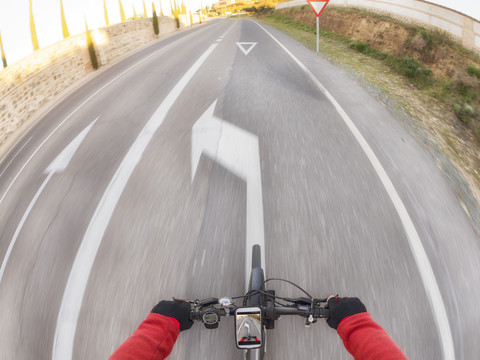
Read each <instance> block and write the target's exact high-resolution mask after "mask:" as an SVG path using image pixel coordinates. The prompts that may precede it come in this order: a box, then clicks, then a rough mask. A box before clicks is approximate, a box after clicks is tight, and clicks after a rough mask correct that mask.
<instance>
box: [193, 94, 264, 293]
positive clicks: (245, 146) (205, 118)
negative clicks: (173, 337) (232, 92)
mask: <svg viewBox="0 0 480 360" xmlns="http://www.w3.org/2000/svg"><path fill="white" fill-rule="evenodd" d="M216 104H217V101H215V102H214V103H213V104H212V105H211V106H210V107H209V108H208V109H207V111H205V113H204V114H203V115H202V116H201V117H200V119H198V120H197V122H196V123H195V125H193V128H192V182H193V178H194V177H195V173H196V171H197V168H198V163H199V161H200V157H201V155H202V154H205V155H207V156H208V157H210V158H211V159H212V160H214V161H216V162H217V163H219V164H220V165H222V166H223V167H224V168H226V169H227V170H229V171H230V172H232V173H233V174H235V175H237V176H238V177H239V178H241V179H243V180H245V181H246V183H247V235H246V254H245V255H246V256H245V259H246V261H245V281H246V287H245V289H246V290H248V283H249V281H250V277H249V274H250V270H251V268H252V247H253V245H255V244H259V245H260V246H261V248H262V265H263V268H264V270H265V265H266V264H265V240H264V229H263V200H262V199H263V198H262V179H261V170H260V152H259V147H258V137H257V136H255V135H253V134H251V133H249V132H248V131H245V130H243V129H241V128H239V127H237V126H234V125H232V124H229V123H228V122H226V121H223V120H221V119H219V118H217V117H216V116H214V115H213V112H214V110H215V105H216Z"/></svg>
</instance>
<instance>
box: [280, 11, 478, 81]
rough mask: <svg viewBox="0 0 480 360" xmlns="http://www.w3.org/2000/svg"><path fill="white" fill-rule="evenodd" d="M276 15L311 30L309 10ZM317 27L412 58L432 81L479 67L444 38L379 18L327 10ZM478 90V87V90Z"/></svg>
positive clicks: (361, 12) (311, 16)
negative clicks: (432, 76)
mask: <svg viewBox="0 0 480 360" xmlns="http://www.w3.org/2000/svg"><path fill="white" fill-rule="evenodd" d="M278 13H279V14H282V15H285V16H288V17H290V18H292V19H294V20H296V21H298V22H301V23H303V24H307V25H312V26H315V21H316V20H315V14H314V13H313V11H312V10H311V9H310V8H309V7H307V6H306V7H304V8H303V9H297V8H296V9H295V11H293V9H283V10H280V11H278ZM320 27H321V28H322V29H325V30H327V31H331V32H334V33H337V34H342V35H345V36H347V37H349V38H351V39H352V40H355V41H361V42H363V43H365V44H368V45H370V46H371V47H373V48H375V49H377V50H381V51H385V52H388V53H390V54H392V55H395V56H397V57H402V56H404V55H412V56H413V57H414V58H415V59H416V60H417V61H419V62H420V63H421V64H422V65H424V66H425V67H427V68H429V69H430V70H431V71H432V73H433V75H434V76H435V77H439V78H447V79H451V80H453V81H454V80H455V79H456V78H457V77H459V76H460V77H463V74H464V73H465V72H466V68H467V67H468V66H469V65H475V66H476V67H477V68H478V67H480V61H478V59H477V61H474V60H473V59H472V57H471V56H469V55H468V54H465V53H462V52H461V51H458V49H456V48H455V47H456V46H455V44H454V42H453V41H451V39H450V38H449V37H448V35H446V34H444V33H440V32H435V31H434V32H427V31H422V30H421V29H420V28H419V27H417V26H413V25H412V26H409V25H407V24H404V23H401V22H396V21H395V20H393V19H391V18H387V17H385V16H382V15H376V14H373V13H368V12H366V11H352V10H349V9H343V8H327V9H325V11H324V12H323V13H322V15H321V16H320ZM479 88H480V87H479Z"/></svg>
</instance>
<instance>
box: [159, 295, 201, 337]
mask: <svg viewBox="0 0 480 360" xmlns="http://www.w3.org/2000/svg"><path fill="white" fill-rule="evenodd" d="M190 309H191V307H190V304H189V303H188V302H186V301H181V300H175V301H167V300H162V301H160V302H159V303H158V304H157V305H155V307H154V308H153V309H152V313H156V314H160V315H164V316H168V317H171V318H174V319H175V320H177V321H178V322H179V323H180V331H183V330H188V329H190V328H191V327H192V325H193V321H192V320H190Z"/></svg>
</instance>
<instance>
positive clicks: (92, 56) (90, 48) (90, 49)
mask: <svg viewBox="0 0 480 360" xmlns="http://www.w3.org/2000/svg"><path fill="white" fill-rule="evenodd" d="M85 29H86V34H87V48H88V53H89V55H90V61H91V62H92V67H93V68H94V69H95V70H97V69H98V60H97V54H96V52H95V45H94V44H93V38H92V33H91V32H90V30H88V24H87V21H86V20H85Z"/></svg>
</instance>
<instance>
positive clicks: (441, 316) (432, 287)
mask: <svg viewBox="0 0 480 360" xmlns="http://www.w3.org/2000/svg"><path fill="white" fill-rule="evenodd" d="M255 23H256V24H257V25H258V26H260V28H262V30H264V31H265V32H266V33H267V34H268V35H270V37H271V38H272V39H273V40H275V42H276V43H277V44H278V45H279V46H280V47H281V48H282V49H283V50H285V52H286V53H287V54H288V55H289V56H290V57H291V58H292V59H293V60H294V61H295V62H296V63H297V65H298V66H300V68H301V69H302V70H303V71H304V72H305V74H306V75H307V76H308V77H309V78H310V79H311V80H312V81H313V83H314V84H315V85H317V87H318V88H319V89H320V91H321V92H322V93H323V94H324V95H325V96H326V97H327V98H328V99H329V100H330V102H331V103H332V104H333V106H334V107H335V109H336V110H337V112H338V113H339V114H340V116H341V117H342V119H343V121H344V122H345V124H346V125H347V126H348V128H349V129H350V131H351V132H352V134H353V136H355V139H357V141H358V143H359V144H360V146H361V147H362V150H363V151H364V152H365V154H366V155H367V157H368V159H369V160H370V163H371V164H372V166H373V168H374V169H375V171H376V172H377V175H378V177H379V178H380V180H381V181H382V184H383V186H384V187H385V190H386V191H387V193H388V195H389V196H390V199H391V200H392V203H393V205H394V206H395V209H396V210H397V213H398V216H399V217H400V220H401V221H402V224H403V228H404V229H405V233H406V234H407V238H408V241H409V245H410V249H411V250H412V253H413V257H414V258H415V262H416V263H417V267H418V269H419V272H420V276H421V278H422V282H423V286H424V287H425V290H426V292H427V297H428V300H429V302H430V305H431V307H432V310H433V314H434V319H435V324H436V326H437V330H438V332H439V335H440V343H441V346H442V351H443V358H444V359H446V360H452V359H455V350H454V346H453V339H452V332H451V329H450V323H449V321H448V316H447V311H446V309H445V304H444V303H443V299H442V294H441V293H440V289H439V287H438V283H437V280H436V278H435V274H434V272H433V269H432V265H431V264H430V261H429V260H428V256H427V253H426V252H425V249H424V247H423V244H422V241H421V240H420V236H419V235H418V233H417V229H416V228H415V225H414V224H413V221H412V219H411V218H410V215H409V214H408V211H407V208H406V207H405V205H404V204H403V201H402V199H401V198H400V195H398V193H397V190H396V189H395V187H394V186H393V183H392V181H391V180H390V178H389V177H388V175H387V172H386V171H385V169H384V168H383V167H382V165H381V163H380V161H379V160H378V158H377V156H376V155H375V153H374V152H373V150H372V148H371V147H370V145H369V144H368V143H367V141H366V140H365V138H364V137H363V135H362V134H361V133H360V131H359V130H358V129H357V127H356V126H355V124H354V123H353V121H352V119H350V117H349V116H348V115H347V113H346V112H345V110H343V108H342V107H341V106H340V104H339V103H338V102H337V101H336V100H335V98H334V97H333V96H332V95H331V94H330V92H329V91H328V90H327V89H326V88H325V87H324V86H323V85H322V83H320V81H319V80H318V79H317V78H316V77H315V76H314V75H313V74H312V73H311V72H310V70H308V69H307V67H306V66H305V65H304V64H303V63H302V62H301V61H300V60H298V59H297V58H296V57H295V55H293V54H292V53H291V52H290V51H289V50H288V49H287V48H286V47H285V46H284V45H283V44H282V43H281V42H280V41H278V40H277V39H276V38H275V37H274V36H273V35H272V34H270V33H269V32H268V31H267V30H266V29H265V28H264V27H263V26H261V25H260V24H258V23H257V22H255Z"/></svg>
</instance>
